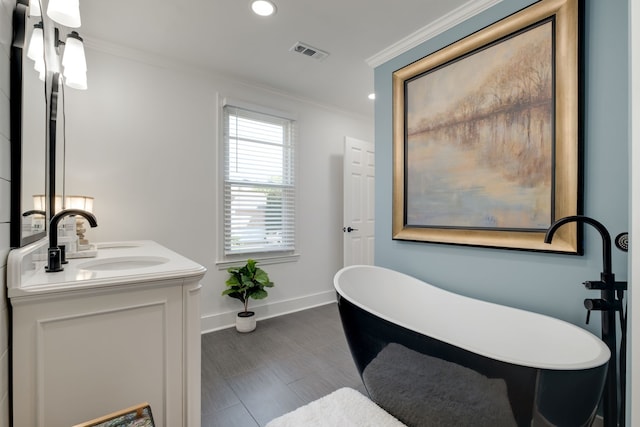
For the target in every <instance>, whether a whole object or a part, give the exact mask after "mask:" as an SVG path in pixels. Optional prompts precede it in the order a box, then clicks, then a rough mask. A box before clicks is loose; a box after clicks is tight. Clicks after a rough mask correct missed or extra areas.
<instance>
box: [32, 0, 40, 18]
mask: <svg viewBox="0 0 640 427" xmlns="http://www.w3.org/2000/svg"><path fill="white" fill-rule="evenodd" d="M29 16H42V11H41V10H40V1H39V0H29Z"/></svg>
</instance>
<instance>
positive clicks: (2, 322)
mask: <svg viewBox="0 0 640 427" xmlns="http://www.w3.org/2000/svg"><path fill="white" fill-rule="evenodd" d="M14 7H15V0H1V1H0V427H9V350H10V349H9V338H8V333H9V330H8V322H9V311H8V307H7V298H6V289H7V286H6V278H7V273H6V265H7V254H8V253H9V206H10V187H11V185H10V179H11V162H10V159H11V152H10V144H9V136H10V135H9V120H10V118H9V93H10V88H9V57H10V53H11V36H12V32H11V28H12V26H11V19H12V14H13V9H14Z"/></svg>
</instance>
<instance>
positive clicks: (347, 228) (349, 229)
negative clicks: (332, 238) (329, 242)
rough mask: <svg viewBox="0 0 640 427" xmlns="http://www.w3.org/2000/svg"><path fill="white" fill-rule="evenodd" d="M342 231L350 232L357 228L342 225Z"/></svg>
mask: <svg viewBox="0 0 640 427" xmlns="http://www.w3.org/2000/svg"><path fill="white" fill-rule="evenodd" d="M342 231H346V232H347V233H351V232H352V231H358V229H357V228H351V227H350V226H349V227H342Z"/></svg>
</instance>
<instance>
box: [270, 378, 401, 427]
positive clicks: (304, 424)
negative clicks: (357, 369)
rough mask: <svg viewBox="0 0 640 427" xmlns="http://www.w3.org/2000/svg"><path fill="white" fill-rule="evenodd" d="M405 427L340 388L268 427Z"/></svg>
mask: <svg viewBox="0 0 640 427" xmlns="http://www.w3.org/2000/svg"><path fill="white" fill-rule="evenodd" d="M336 426H340V427H406V426H405V425H404V424H402V423H401V422H400V421H398V420H397V419H395V418H394V417H392V416H391V415H389V414H388V413H387V412H385V411H384V410H383V409H382V408H380V407H379V406H378V405H376V404H375V403H373V402H372V401H371V400H369V399H368V398H367V397H365V396H363V395H362V394H361V393H360V392H358V391H356V390H354V389H352V388H348V387H345V388H341V389H339V390H336V391H334V392H333V393H331V394H329V395H327V396H324V397H322V398H320V399H318V400H314V401H313V402H311V403H309V404H307V405H305V406H302V407H300V408H298V409H296V410H295V411H292V412H289V413H288V414H284V415H282V416H280V417H278V418H276V419H274V420H271V421H270V422H269V423H268V424H267V425H266V427H336Z"/></svg>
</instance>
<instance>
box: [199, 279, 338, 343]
mask: <svg viewBox="0 0 640 427" xmlns="http://www.w3.org/2000/svg"><path fill="white" fill-rule="evenodd" d="M251 302H252V303H254V301H253V300H252V301H251ZM333 302H336V292H335V291H333V290H331V291H326V292H320V293H317V294H313V295H306V296H304V297H300V298H293V299H289V300H284V301H276V302H273V303H269V304H263V305H253V304H252V305H250V306H249V309H250V310H251V311H254V312H255V313H256V319H257V320H264V319H269V318H271V317H276V316H282V315H284V314H289V313H294V312H296V311H300V310H306V309H309V308H313V307H318V306H321V305H326V304H331V303H333ZM238 311H239V310H236V311H228V312H226V313H219V314H213V315H209V316H202V318H201V321H200V330H201V333H203V334H206V333H208V332H213V331H218V330H220V329H226V328H230V327H232V326H235V324H236V315H237V313H238Z"/></svg>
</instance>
